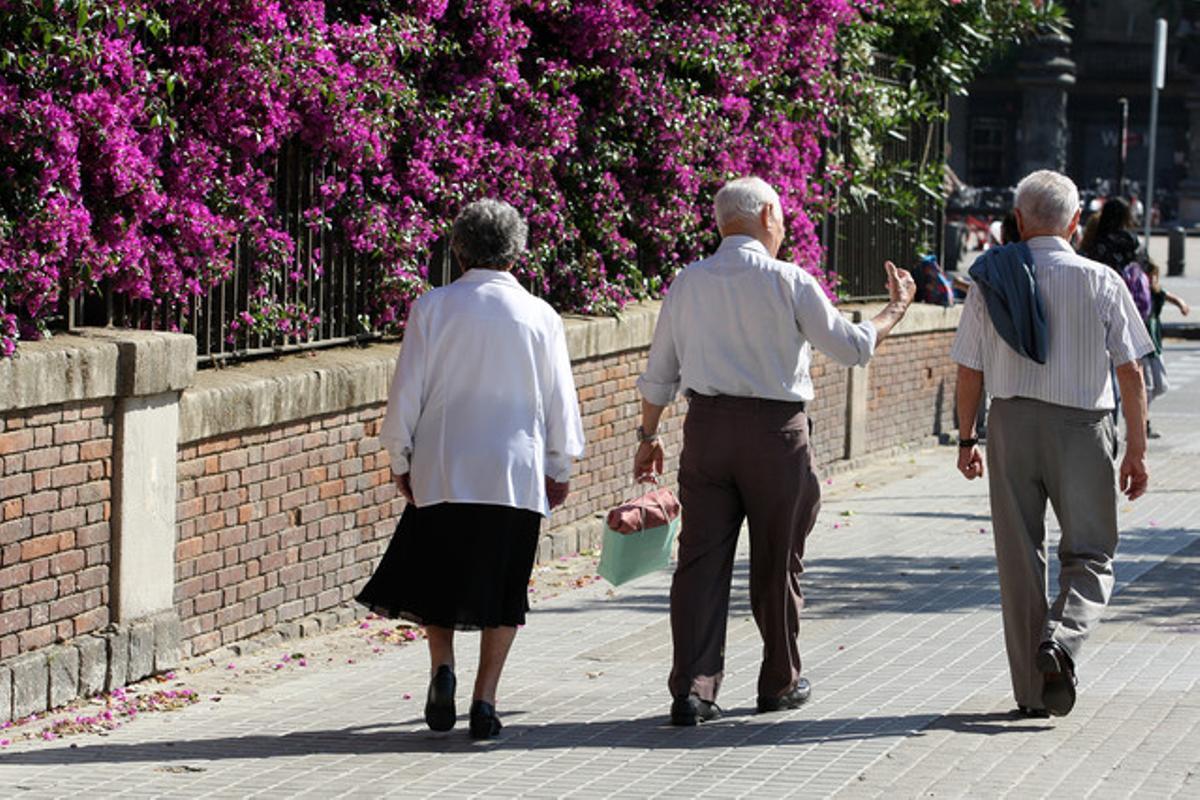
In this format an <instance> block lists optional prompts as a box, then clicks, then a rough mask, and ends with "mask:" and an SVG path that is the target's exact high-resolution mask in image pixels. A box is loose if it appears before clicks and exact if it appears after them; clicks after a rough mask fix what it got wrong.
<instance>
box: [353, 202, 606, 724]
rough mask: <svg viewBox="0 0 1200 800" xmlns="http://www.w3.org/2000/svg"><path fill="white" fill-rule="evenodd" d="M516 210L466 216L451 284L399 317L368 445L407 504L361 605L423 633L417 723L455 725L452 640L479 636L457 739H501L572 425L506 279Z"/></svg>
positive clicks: (541, 323)
mask: <svg viewBox="0 0 1200 800" xmlns="http://www.w3.org/2000/svg"><path fill="white" fill-rule="evenodd" d="M526 233H527V228H526V225H525V221H524V220H523V219H521V216H520V214H518V213H517V211H516V209H514V208H513V207H512V206H510V205H508V204H507V203H503V202H499V201H496V200H480V201H477V202H475V203H472V204H470V205H469V206H467V207H466V208H465V209H464V210H463V211H462V213H461V214H459V215H458V218H457V219H455V221H454V227H453V230H452V231H451V235H450V246H451V249H452V250H453V252H454V255H455V257H456V258H457V259H458V263H459V265H460V266H461V267H462V268H463V270H464V273H463V275H462V277H460V278H459V279H458V280H456V281H455V282H454V283H452V284H450V285H449V286H445V287H442V288H439V289H433V290H432V291H430V292H428V293H426V294H425V295H423V296H421V297H420V298H418V299H417V301H416V302H415V303H414V304H413V306H412V309H411V311H410V313H409V317H408V325H407V327H406V328H405V335H404V345H403V347H402V349H401V351H400V358H399V361H398V362H397V365H396V374H395V378H394V380H393V381H392V388H391V392H390V393H389V395H388V407H387V414H386V416H385V417H384V420H383V426H382V428H381V429H380V433H379V438H380V440H381V441H382V442H383V444H384V445H385V446H386V447H387V450H388V453H389V454H390V455H391V463H392V473H393V475H394V478H395V482H396V485H397V486H398V487H399V489H400V491H401V492H402V493H403V494H404V497H405V499H406V500H407V501H408V505H407V506H406V507H405V509H404V513H403V515H402V516H401V518H400V522H399V523H398V525H397V526H396V533H395V535H394V536H393V537H392V541H391V543H390V544H389V546H388V549H387V552H386V553H385V555H384V557H383V560H382V561H381V562H380V565H379V568H378V569H377V570H376V572H375V574H374V576H373V577H372V578H371V580H370V581H369V582H368V583H367V585H366V586H365V587H364V588H363V590H362V592H361V593H360V594H359V595H358V600H359V602H361V603H363V604H364V605H367V606H368V607H370V608H371V609H373V610H374V611H376V612H378V613H381V614H385V615H387V616H389V617H403V618H405V619H409V620H412V621H414V622H417V623H419V624H421V625H424V626H425V633H426V636H427V638H428V641H429V655H430V661H431V666H432V670H431V672H432V680H431V682H430V686H429V692H428V696H427V700H426V705H425V721H426V722H427V723H428V725H429V727H430V728H432V729H433V730H435V731H444V730H449V729H450V728H452V727H454V724H455V720H456V717H457V713H456V711H455V704H454V703H455V701H454V695H455V687H456V679H455V676H454V665H455V662H454V632H455V631H456V630H479V629H481V630H482V631H483V633H482V641H481V643H480V652H479V669H478V672H477V674H476V676H475V689H474V693H473V695H472V697H473V700H472V703H471V709H470V731H471V736H472V737H474V738H477V739H486V738H492V737H494V736H496V735H497V734H498V733H499V732H500V727H501V725H500V720H499V719H498V718H497V716H496V708H495V706H496V688H497V685H498V683H499V680H500V673H501V670H502V669H503V667H504V661H505V659H506V658H507V656H508V651H509V648H510V647H511V646H512V642H513V639H514V637H515V636H516V633H517V627H518V626H520V625H523V624H524V623H525V613H526V612H527V611H528V610H529V600H528V585H529V575H530V572H531V571H532V569H533V560H534V557H535V555H536V553H537V544H538V536H539V533H540V528H541V521H542V518H543V517H544V516H548V515H549V513H550V510H551V509H552V508H554V507H556V506H558V505H561V504H562V503H563V501H564V500H565V499H566V497H567V491H568V478H569V476H570V472H571V461H572V459H573V458H578V457H579V456H580V455H582V453H583V425H582V423H581V421H580V418H579V404H578V401H577V400H576V396H575V384H574V379H573V377H572V374H571V362H570V358H569V356H568V354H567V344H566V338H565V336H564V332H563V324H562V319H561V318H560V317H559V315H558V314H557V313H556V312H555V311H554V310H553V309H552V308H551V307H550V306H549V305H548V304H547V303H545V302H544V301H542V300H539V299H537V298H535V297H533V296H532V295H530V294H529V293H528V292H527V291H525V289H524V288H522V286H521V285H520V284H519V283H518V282H517V280H516V278H514V277H513V276H512V275H511V274H510V272H509V270H510V269H511V268H512V266H513V264H514V263H515V262H516V260H517V258H518V257H519V256H520V255H521V253H522V252H523V251H524V249H525V240H526Z"/></svg>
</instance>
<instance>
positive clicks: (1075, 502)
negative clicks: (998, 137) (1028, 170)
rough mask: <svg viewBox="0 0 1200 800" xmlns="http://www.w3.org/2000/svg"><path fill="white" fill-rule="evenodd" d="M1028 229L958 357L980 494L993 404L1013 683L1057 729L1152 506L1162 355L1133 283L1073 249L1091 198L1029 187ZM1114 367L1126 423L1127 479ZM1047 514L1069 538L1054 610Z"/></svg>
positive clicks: (970, 323)
mask: <svg viewBox="0 0 1200 800" xmlns="http://www.w3.org/2000/svg"><path fill="white" fill-rule="evenodd" d="M1110 202H1112V201H1110ZM1105 208H1106V209H1107V205H1106V206H1105ZM1016 214H1017V224H1018V226H1019V227H1020V233H1021V241H1022V244H1019V245H1015V246H1014V247H1016V248H1021V247H1027V248H1028V251H1027V252H1025V253H1024V255H1023V256H1019V260H1018V262H1017V264H1016V268H1015V269H1012V268H1007V267H1011V265H1007V267H1006V268H1003V269H999V270H996V272H995V273H993V274H986V273H985V274H983V275H982V276H981V277H979V276H977V280H976V282H975V287H974V288H972V290H971V291H970V293H969V294H968V295H967V300H966V303H965V304H964V308H963V315H962V320H961V322H960V323H959V328H958V333H957V335H956V336H955V340H954V345H953V348H952V349H951V353H950V355H951V358H953V359H954V360H955V361H957V362H958V364H959V367H958V419H959V424H960V429H959V451H958V469H959V471H960V472H962V474H963V475H964V476H966V477H967V478H968V479H974V478H979V477H982V476H983V474H984V462H983V454H982V453H981V452H980V449H979V447H978V442H977V440H976V437H975V429H974V420H975V410H976V408H977V407H978V405H979V402H980V397H981V395H982V386H983V384H984V382H985V381H986V384H987V388H988V392H989V393H990V394H991V398H992V403H991V409H990V413H989V423H988V441H987V473H988V476H989V484H988V489H989V496H990V501H991V510H992V528H993V534H994V538H995V546H996V561H997V567H998V572H999V578H1000V604H1001V609H1002V612H1003V618H1004V640H1005V645H1006V648H1007V651H1008V663H1009V672H1010V674H1011V676H1012V685H1013V693H1014V695H1015V696H1016V701H1017V709H1018V712H1019V713H1021V714H1023V715H1025V716H1030V717H1043V716H1048V715H1051V714H1053V715H1064V714H1067V713H1069V712H1070V711H1071V709H1072V708H1073V707H1074V705H1075V694H1076V689H1075V685H1076V679H1075V665H1076V663H1077V662H1078V660H1079V657H1080V654H1081V653H1082V650H1083V645H1084V642H1085V641H1086V639H1087V637H1088V634H1089V633H1090V632H1091V631H1092V629H1093V628H1094V627H1095V625H1096V624H1097V623H1098V622H1099V620H1100V617H1101V615H1102V614H1103V613H1104V609H1105V606H1106V605H1107V604H1108V600H1109V597H1110V596H1111V594H1112V588H1113V554H1114V552H1115V551H1116V547H1117V538H1118V534H1117V489H1118V486H1119V488H1120V490H1121V491H1123V492H1124V493H1125V495H1126V496H1127V497H1128V498H1129V499H1130V500H1133V499H1136V498H1138V497H1140V496H1141V495H1142V494H1143V493H1144V492H1145V491H1146V485H1147V482H1148V480H1149V478H1148V475H1147V472H1146V464H1145V453H1146V423H1145V420H1146V394H1145V385H1144V383H1143V381H1142V371H1141V367H1140V366H1139V363H1138V359H1140V358H1141V357H1142V356H1143V355H1145V354H1146V353H1149V352H1152V351H1153V344H1152V343H1151V341H1150V337H1149V335H1148V334H1147V332H1146V327H1145V325H1143V324H1142V321H1141V317H1140V315H1139V314H1138V311H1137V308H1136V307H1135V306H1134V304H1133V298H1132V297H1131V296H1130V294H1129V289H1128V288H1127V287H1126V286H1125V283H1124V281H1123V280H1121V277H1120V276H1119V275H1118V274H1117V273H1116V272H1115V271H1114V270H1112V269H1110V268H1109V267H1107V266H1105V265H1103V264H1100V263H1098V262H1096V261H1092V260H1089V259H1087V258H1084V257H1082V256H1079V255H1076V254H1075V253H1074V252H1073V251H1072V250H1071V246H1070V244H1068V241H1069V240H1070V238H1071V234H1072V233H1073V232H1074V231H1075V229H1076V227H1077V226H1078V224H1079V192H1078V190H1077V189H1076V188H1075V184H1074V183H1072V182H1071V181H1070V179H1068V178H1067V177H1066V176H1064V175H1060V174H1058V173H1056V172H1052V171H1049V170H1041V171H1038V172H1034V173H1032V174H1031V175H1028V176H1027V177H1026V178H1025V179H1024V180H1022V181H1021V183H1020V184H1019V185H1018V186H1017V194H1016ZM1000 266H1001V267H1005V265H1000ZM1110 359H1111V361H1112V363H1114V364H1116V365H1117V366H1116V376H1117V380H1118V381H1119V382H1120V385H1121V397H1122V401H1121V402H1122V411H1123V413H1124V416H1125V424H1126V446H1125V455H1124V458H1123V459H1122V461H1121V466H1120V471H1119V473H1118V472H1117V471H1116V469H1115V465H1114V458H1115V456H1116V454H1117V451H1118V441H1117V431H1116V426H1115V423H1114V421H1113V419H1112V416H1111V413H1110V412H1111V409H1112V408H1113V406H1114V399H1113V386H1112V379H1111V377H1110V372H1109V362H1110ZM1047 500H1049V501H1050V502H1051V503H1052V504H1053V506H1054V509H1055V514H1056V516H1057V517H1058V520H1059V522H1060V524H1061V525H1062V538H1061V540H1060V542H1059V547H1058V557H1059V564H1060V568H1059V575H1058V585H1059V590H1058V592H1057V593H1056V594H1055V595H1054V596H1053V597H1052V598H1050V599H1048V598H1047V586H1046V578H1045V576H1046V528H1045V517H1046V501H1047Z"/></svg>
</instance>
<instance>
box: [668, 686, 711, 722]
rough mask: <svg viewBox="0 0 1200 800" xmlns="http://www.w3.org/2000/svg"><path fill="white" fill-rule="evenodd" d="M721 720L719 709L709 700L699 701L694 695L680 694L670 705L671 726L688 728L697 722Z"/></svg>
mask: <svg viewBox="0 0 1200 800" xmlns="http://www.w3.org/2000/svg"><path fill="white" fill-rule="evenodd" d="M720 718H721V708H720V706H718V705H717V704H716V703H714V702H712V701H710V700H701V699H700V698H699V697H697V696H696V695H694V694H681V695H679V696H678V697H676V698H675V700H674V702H672V703H671V724H672V725H679V726H680V727H684V728H690V727H692V726H693V725H695V724H696V723H698V722H712V721H713V720H714V719H720Z"/></svg>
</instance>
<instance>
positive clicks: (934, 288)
mask: <svg viewBox="0 0 1200 800" xmlns="http://www.w3.org/2000/svg"><path fill="white" fill-rule="evenodd" d="M913 279H914V281H915V282H916V284H917V302H918V303H929V304H931V305H935V306H952V305H954V281H952V280H950V278H949V277H948V276H947V275H946V273H945V272H944V271H942V267H941V265H940V264H938V260H937V256H935V255H933V254H932V253H930V254H928V255H925V256H922V257H921V263H920V264H919V265H917V268H916V269H915V270H913Z"/></svg>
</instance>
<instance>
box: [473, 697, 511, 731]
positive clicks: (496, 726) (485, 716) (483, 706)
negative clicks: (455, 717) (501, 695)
mask: <svg viewBox="0 0 1200 800" xmlns="http://www.w3.org/2000/svg"><path fill="white" fill-rule="evenodd" d="M503 727H504V726H503V725H501V724H500V719H499V718H498V717H497V716H496V707H495V706H493V705H492V704H491V703H489V702H487V701H486V700H475V701H474V702H472V703H471V738H472V739H495V738H496V737H497V736H499V735H500V729H501V728H503Z"/></svg>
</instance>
